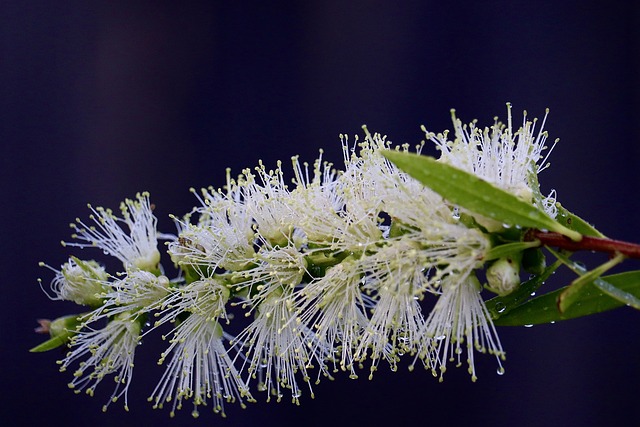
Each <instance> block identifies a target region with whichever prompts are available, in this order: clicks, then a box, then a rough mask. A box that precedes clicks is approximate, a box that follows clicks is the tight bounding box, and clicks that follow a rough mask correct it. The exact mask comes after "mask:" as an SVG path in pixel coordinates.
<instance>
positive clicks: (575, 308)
mask: <svg viewBox="0 0 640 427" xmlns="http://www.w3.org/2000/svg"><path fill="white" fill-rule="evenodd" d="M600 280H602V281H605V282H607V283H608V284H610V285H611V286H613V287H615V288H616V289H619V290H621V291H623V292H625V293H628V294H630V295H633V296H634V297H635V298H640V270H637V271H630V272H626V273H620V274H614V275H610V276H604V277H602V278H601V279H600ZM567 288H568V286H567V287H564V288H561V289H558V290H556V291H553V292H549V293H547V294H545V295H541V296H539V297H536V298H533V299H531V300H530V301H528V302H526V303H524V304H521V305H520V306H518V307H515V308H513V309H512V310H510V311H509V312H508V313H505V314H504V315H501V316H500V317H498V318H497V319H496V320H494V323H495V324H496V325H500V326H521V325H538V324H542V323H551V322H557V321H559V320H568V319H575V318H577V317H582V316H588V315H591V314H596V313H602V312H604V311H608V310H613V309H614V308H618V307H623V306H624V305H625V303H624V302H622V301H620V300H618V299H615V298H611V297H610V296H609V295H606V294H605V293H604V292H603V291H602V290H601V289H600V288H599V287H598V286H597V285H596V284H595V283H593V282H590V283H587V284H586V285H585V286H584V289H583V290H582V292H581V297H580V300H579V301H578V302H576V303H575V304H573V305H572V306H571V307H569V308H568V309H567V310H566V311H564V312H560V311H559V310H558V307H557V301H558V297H559V296H560V294H562V292H564V291H566V290H567Z"/></svg>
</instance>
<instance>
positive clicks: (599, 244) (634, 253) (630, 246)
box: [524, 229, 640, 259]
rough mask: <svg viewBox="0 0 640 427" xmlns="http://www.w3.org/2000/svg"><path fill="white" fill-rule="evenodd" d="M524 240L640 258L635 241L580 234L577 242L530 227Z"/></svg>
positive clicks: (573, 250) (574, 250)
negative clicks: (580, 238) (580, 236)
mask: <svg viewBox="0 0 640 427" xmlns="http://www.w3.org/2000/svg"><path fill="white" fill-rule="evenodd" d="M524 240H525V241H533V240H539V241H540V243H542V244H543V245H546V246H555V247H558V248H560V249H566V250H569V251H572V252H576V251H596V252H607V253H610V254H615V253H616V252H619V253H621V254H623V255H625V256H627V257H628V258H636V259H640V245H639V244H637V243H630V242H623V241H622V240H613V239H607V238H600V237H589V236H582V240H580V241H579V242H576V241H573V240H571V239H569V238H568V237H565V236H563V235H562V234H559V233H553V232H551V233H550V232H545V231H540V230H535V229H531V230H529V231H528V232H527V233H526V235H525V237H524Z"/></svg>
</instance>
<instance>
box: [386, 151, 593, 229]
mask: <svg viewBox="0 0 640 427" xmlns="http://www.w3.org/2000/svg"><path fill="white" fill-rule="evenodd" d="M382 154H383V155H384V156H385V157H386V158H387V159H389V160H390V161H391V162H393V163H394V164H395V165H396V166H398V167H399V168H400V169H402V170H403V171H405V172H406V173H408V174H409V175H411V176H412V177H413V178H415V179H417V180H418V181H420V182H421V183H422V184H424V185H426V186H427V187H429V188H431V189H432V190H433V191H435V192H436V193H439V194H440V195H441V196H443V197H444V198H446V199H447V200H449V201H450V202H451V203H454V204H456V205H459V206H462V207H464V208H466V209H468V210H470V211H472V212H475V213H477V214H480V215H482V216H485V217H487V218H491V219H493V220H496V221H499V222H502V223H505V224H512V225H519V226H521V227H525V228H537V229H541V230H550V231H554V232H556V233H560V234H563V235H565V236H567V237H569V238H571V239H572V240H580V238H581V237H582V235H581V234H580V233H578V232H577V231H574V230H571V229H569V228H567V227H565V226H563V225H562V224H560V223H558V222H556V221H555V220H554V219H552V218H551V217H549V216H548V215H547V214H546V213H545V212H543V211H542V210H539V209H538V208H536V207H535V206H534V205H533V204H531V203H527V202H525V201H523V200H520V199H519V198H517V197H516V196H514V195H513V194H511V193H508V192H506V191H504V190H501V189H499V188H497V187H495V186H494V185H492V184H490V183H488V182H487V181H485V180H482V179H480V178H478V177H477V176H475V175H473V174H470V173H468V172H465V171H463V170H461V169H458V168H455V167H453V166H450V165H447V164H445V163H441V162H438V161H437V160H436V159H434V158H433V157H427V156H420V155H417V154H413V153H405V152H400V151H390V150H386V151H383V152H382Z"/></svg>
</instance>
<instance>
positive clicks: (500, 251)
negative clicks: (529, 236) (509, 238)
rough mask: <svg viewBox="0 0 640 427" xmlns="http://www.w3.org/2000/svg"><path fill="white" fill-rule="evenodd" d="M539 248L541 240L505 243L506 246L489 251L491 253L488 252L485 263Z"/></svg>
mask: <svg viewBox="0 0 640 427" xmlns="http://www.w3.org/2000/svg"><path fill="white" fill-rule="evenodd" d="M538 246H540V241H539V240H533V241H530V242H513V243H505V244H504V245H498V246H494V247H492V248H491V249H490V250H489V252H487V254H486V255H485V257H484V261H491V260H494V259H498V258H503V257H506V256H509V255H511V254H513V253H516V252H522V251H524V250H525V249H529V248H537V247H538Z"/></svg>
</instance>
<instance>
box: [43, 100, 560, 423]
mask: <svg viewBox="0 0 640 427" xmlns="http://www.w3.org/2000/svg"><path fill="white" fill-rule="evenodd" d="M534 127H535V121H534V122H529V121H527V120H526V116H525V121H524V123H523V125H522V127H521V128H520V129H519V130H516V131H514V130H513V129H512V124H511V113H510V110H509V120H508V123H507V124H506V125H502V124H500V123H497V122H496V123H495V124H494V125H493V126H492V127H491V128H488V129H480V128H478V127H476V125H475V123H472V124H470V125H469V126H468V127H467V126H462V125H461V123H460V121H459V120H458V119H457V118H455V116H454V128H455V139H454V140H449V139H448V135H447V133H443V134H439V135H435V134H432V133H429V132H426V131H425V132H426V135H427V138H428V139H430V140H432V141H433V142H434V143H435V144H436V147H437V148H438V149H439V150H440V152H441V157H440V161H441V162H445V163H447V164H450V165H453V166H455V167H457V168H460V169H463V170H466V171H468V172H471V173H473V174H475V175H477V176H478V177H480V178H482V179H484V180H487V181H489V182H491V183H492V184H494V185H495V186H497V187H499V188H502V189H503V190H506V191H508V192H510V193H512V194H514V195H516V196H517V197H518V198H520V199H522V200H525V201H527V202H529V203H532V204H534V205H536V206H540V207H541V208H544V209H545V211H546V212H547V214H549V215H550V216H552V217H553V216H555V211H554V206H555V204H554V200H553V194H552V195H550V196H547V197H543V196H542V195H541V193H540V190H539V187H538V182H537V177H536V175H537V173H538V172H539V171H540V170H541V169H542V165H543V164H544V159H543V158H542V152H543V150H544V148H545V146H544V143H545V139H546V134H545V133H543V132H542V131H539V132H538V133H537V134H534ZM365 134H366V136H365V138H364V139H363V140H362V141H359V140H358V139H356V140H355V141H354V142H350V141H349V140H348V138H347V137H346V136H342V137H341V139H342V147H343V153H344V162H345V167H344V170H343V171H340V172H338V171H336V170H335V169H334V168H333V167H332V165H331V164H328V163H326V162H324V161H323V159H322V152H321V154H320V156H319V158H318V159H317V160H316V161H315V163H314V164H313V165H308V164H306V163H301V162H300V161H299V159H298V158H297V157H294V158H292V163H293V172H294V173H293V179H292V180H289V179H287V178H285V174H284V172H283V167H282V165H281V164H278V166H277V168H276V169H275V170H268V169H267V168H266V167H265V166H264V165H262V164H260V165H259V166H258V167H257V168H255V169H253V170H250V169H247V170H244V171H243V172H242V174H241V175H240V176H239V177H237V178H236V179H233V178H232V177H231V176H230V175H229V174H228V175H227V180H226V185H225V186H224V187H223V188H222V189H214V188H208V189H204V190H202V191H201V192H199V193H198V192H195V191H194V194H196V197H197V199H198V202H199V205H198V206H197V207H196V208H194V210H193V211H192V212H191V214H189V215H187V216H185V217H182V218H174V219H175V221H176V224H177V225H178V229H179V233H178V236H177V237H173V238H170V239H169V240H170V241H169V243H168V253H169V255H170V257H171V260H172V261H173V263H174V264H175V266H176V267H177V270H178V271H179V274H177V277H176V278H174V279H169V278H168V277H167V276H166V273H165V269H164V268H163V267H162V266H161V265H160V252H159V251H158V249H157V244H158V242H157V241H158V236H162V235H160V234H159V233H158V231H157V230H156V219H155V217H154V216H153V212H152V205H151V204H150V203H149V195H148V194H139V195H138V196H137V198H136V199H135V200H127V201H125V202H124V203H123V205H122V207H121V211H122V215H121V216H120V217H118V216H116V215H115V214H114V213H113V212H111V211H110V210H106V209H102V208H96V209H94V208H91V210H92V216H91V217H90V218H91V220H92V224H90V225H87V224H85V223H84V222H82V221H80V220H78V221H77V223H76V224H75V225H72V227H73V228H74V229H75V233H74V236H73V237H74V238H75V239H76V242H72V243H66V245H67V246H77V247H81V248H84V247H90V246H95V247H97V248H99V249H101V250H102V251H104V252H105V253H106V254H109V255H112V256H114V257H116V258H117V259H119V260H120V261H121V262H122V265H123V268H122V271H120V272H117V273H114V274H110V273H108V272H107V271H106V270H105V268H104V267H102V266H101V265H100V264H98V263H97V262H95V261H83V260H80V259H78V258H75V257H72V258H70V259H69V261H68V262H67V263H66V264H64V265H63V266H62V267H61V269H60V270H59V271H58V270H55V269H53V268H51V267H49V268H51V269H52V270H54V272H55V278H54V279H53V281H52V284H51V293H52V295H50V296H51V298H53V299H64V300H70V301H74V302H76V303H78V304H81V305H86V306H89V311H88V312H86V313H84V314H81V315H79V316H78V322H77V325H76V326H73V327H71V328H69V330H67V331H66V332H67V333H68V335H69V336H70V339H69V341H68V346H69V351H68V354H67V356H66V357H65V358H64V359H63V360H61V361H60V364H61V369H62V370H64V369H66V368H68V367H69V366H71V365H77V368H76V371H75V374H74V379H73V381H72V382H71V384H70V386H71V387H72V388H74V389H75V390H77V391H81V390H85V391H86V392H87V393H89V394H93V393H94V390H95V389H96V387H97V386H98V384H100V383H101V381H102V379H104V378H105V377H106V376H109V375H113V377H114V379H115V381H116V389H115V391H114V392H113V394H112V396H111V399H110V401H109V402H114V401H116V400H117V399H119V398H121V397H123V398H124V400H125V407H126V400H127V390H128V387H129V384H130V383H131V380H132V373H133V366H134V356H135V349H136V346H137V345H138V343H139V342H140V338H141V336H142V335H144V334H148V333H150V332H152V331H154V330H160V329H161V328H165V329H167V331H166V332H163V339H164V338H166V341H167V344H168V345H167V348H166V350H165V351H164V352H163V353H162V354H161V355H160V356H159V364H161V365H163V366H165V372H164V374H163V375H162V377H161V379H160V381H159V383H158V385H157V386H156V388H155V389H154V390H153V391H152V393H151V396H150V397H149V400H150V401H152V402H153V404H154V407H162V406H163V405H165V404H168V405H169V406H170V407H171V413H172V414H173V413H174V412H175V410H177V409H180V408H181V407H182V404H183V402H184V401H187V400H191V401H192V403H193V405H194V410H193V414H194V416H195V415H197V414H198V407H199V406H201V405H206V404H209V403H211V406H212V409H213V410H214V411H215V412H221V413H223V414H224V405H225V403H230V402H236V401H237V402H240V403H241V404H243V402H245V401H252V400H253V399H254V397H253V396H254V394H256V393H257V392H265V393H266V398H267V400H270V399H272V398H273V399H276V400H278V401H279V400H281V399H282V398H283V397H284V398H286V399H291V400H292V401H293V402H294V403H296V404H297V403H299V397H300V396H301V395H302V394H303V393H306V392H308V393H309V394H310V395H311V396H313V391H312V383H313V382H314V381H315V380H319V379H320V378H321V377H323V376H327V377H331V376H333V375H335V374H336V373H338V372H340V371H344V372H346V373H347V374H348V375H350V376H351V377H353V378H355V377H357V376H358V373H359V371H360V370H361V367H362V366H364V365H365V364H368V365H369V371H370V375H373V372H374V371H375V370H376V369H377V368H378V367H379V365H380V364H388V365H389V366H390V367H391V369H394V370H395V369H396V367H397V363H398V361H399V360H400V359H401V357H403V355H407V356H406V357H408V358H409V360H411V367H413V366H414V365H415V364H416V363H421V364H423V365H424V366H425V367H426V368H427V369H429V370H430V371H431V372H433V374H434V376H439V377H440V379H442V375H443V374H444V372H445V370H446V369H447V365H448V364H449V363H450V362H454V363H455V364H456V365H460V364H462V363H466V365H467V366H468V370H469V373H470V374H471V377H472V379H473V380H475V379H476V369H475V366H474V358H475V353H476V352H481V353H485V352H488V353H489V354H492V355H494V356H495V358H496V360H497V363H498V365H499V370H502V360H503V359H504V356H505V352H504V350H503V348H502V345H501V344H500V340H499V338H498V336H497V333H496V330H495V328H494V326H493V323H492V321H491V317H490V316H489V313H488V311H487V308H486V306H485V303H484V300H483V298H482V296H481V292H482V290H483V286H482V285H481V283H480V280H484V279H485V278H486V280H487V282H488V283H487V285H486V287H487V288H489V289H490V290H494V291H495V292H497V293H499V294H506V293H508V292H510V291H512V290H513V289H514V286H517V285H518V284H519V267H518V264H517V262H516V263H514V262H512V261H513V260H508V263H507V267H506V270H505V267H504V265H503V264H504V263H501V260H498V261H496V262H494V263H493V264H492V265H491V266H489V268H490V269H492V270H487V271H486V272H484V271H483V269H484V268H485V267H487V263H486V260H485V258H486V256H487V254H488V252H489V251H490V250H491V248H492V247H493V245H494V240H495V239H493V237H492V236H493V234H494V233H495V232H496V230H499V229H500V228H502V224H498V225H499V226H498V227H497V226H496V224H493V223H492V220H491V219H488V218H483V217H481V216H479V215H476V214H473V213H471V212H467V211H465V210H464V209H463V208H461V207H458V206H455V205H452V204H451V203H450V202H448V201H447V200H445V199H444V198H443V197H442V196H441V195H439V194H437V193H435V192H434V191H432V190H430V189H429V188H427V187H425V186H423V185H422V184H420V183H418V182H417V181H416V180H414V179H413V178H411V177H409V176H408V175H407V174H405V173H403V172H401V171H400V170H399V169H398V168H397V167H396V166H394V165H393V164H392V163H390V162H389V161H388V160H387V159H386V158H385V157H384V156H383V155H382V153H383V152H384V151H385V150H389V149H393V147H392V145H391V143H390V142H389V141H387V140H386V138H385V137H383V136H381V135H379V134H370V133H369V132H368V131H367V130H366V128H365ZM395 149H397V150H401V151H405V152H406V151H409V147H408V146H403V147H399V148H395ZM421 149H422V145H420V146H418V148H417V151H418V152H420V150H421ZM496 266H499V268H498V267H496ZM509 268H511V269H510V270H509ZM480 271H483V273H482V274H481V275H478V274H477V273H478V272H480ZM485 273H486V274H485ZM231 312H235V313H244V316H238V315H236V316H232V313H231ZM231 331H236V332H235V333H232V332H231ZM463 359H465V360H463ZM254 386H255V389H254Z"/></svg>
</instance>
